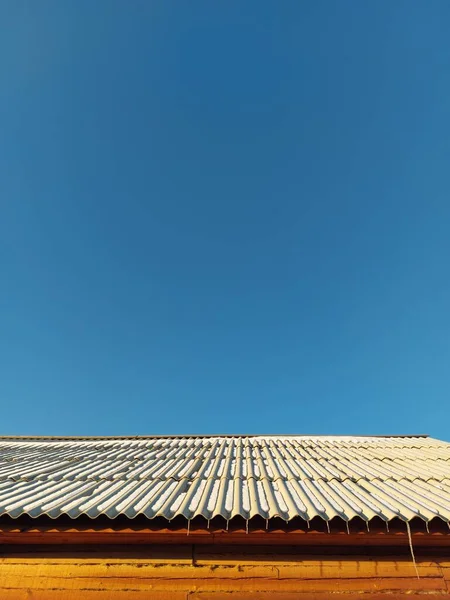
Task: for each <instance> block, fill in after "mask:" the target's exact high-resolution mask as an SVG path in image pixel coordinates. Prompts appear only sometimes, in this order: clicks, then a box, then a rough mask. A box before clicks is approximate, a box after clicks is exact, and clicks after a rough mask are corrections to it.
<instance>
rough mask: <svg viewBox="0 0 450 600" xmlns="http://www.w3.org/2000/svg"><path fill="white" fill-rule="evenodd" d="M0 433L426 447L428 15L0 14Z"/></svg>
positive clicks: (112, 5) (300, 6) (416, 9)
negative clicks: (384, 438)
mask: <svg viewBox="0 0 450 600" xmlns="http://www.w3.org/2000/svg"><path fill="white" fill-rule="evenodd" d="M0 23H1V25H0V67H1V70H0V72H1V88H0V89H1V94H0V132H1V138H0V140H1V143H0V203H1V218H0V244H1V246H0V261H1V262H0V268H1V280H0V281H1V289H0V399H1V406H2V417H1V424H0V433H2V434H19V433H21V434H75V435H76V434H85V435H87V434H110V435H114V434H127V435H128V434H152V433H197V432H198V433H214V432H216V433H232V432H240V433H254V432H261V433H267V432H272V433H280V432H286V433H336V434H337V433H342V434H344V433H349V434H354V433H361V434H376V433H382V434H383V433H384V434H388V433H422V432H423V433H430V434H432V435H434V436H436V437H442V438H445V439H448V440H450V425H449V418H448V417H449V412H450V36H449V27H450V2H448V0H442V1H441V0H433V1H431V2H425V1H423V0H420V1H415V0H404V1H400V0H394V1H393V0H379V1H366V2H359V1H357V0H352V1H348V0H340V1H339V2H337V1H331V0H329V1H326V2H324V1H318V0H314V1H308V2H306V1H305V2H303V1H299V0H294V1H288V0H283V1H282V2H279V1H275V0H273V1H264V0H256V1H250V0H249V1H245V2H242V1H233V0H215V1H214V2H211V1H210V0H205V1H203V0H198V1H196V2H184V1H176V2H171V1H170V0H161V1H159V0H152V1H148V0H142V1H138V0H131V1H128V2H127V1H125V0H120V1H112V0H104V1H100V0H99V1H97V2H92V1H91V0H73V1H69V0H54V1H49V0H42V1H41V2H35V1H33V0H28V1H24V0H20V1H19V0H7V1H6V0H3V1H1V2H0Z"/></svg>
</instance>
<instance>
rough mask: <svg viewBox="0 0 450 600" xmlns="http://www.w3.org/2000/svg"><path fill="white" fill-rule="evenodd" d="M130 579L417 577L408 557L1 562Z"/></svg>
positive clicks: (12, 567) (7, 566)
mask: <svg viewBox="0 0 450 600" xmlns="http://www.w3.org/2000/svg"><path fill="white" fill-rule="evenodd" d="M416 567H417V571H418V573H419V575H420V577H421V578H425V577H435V578H439V577H442V573H441V569H440V567H439V566H438V565H437V564H434V563H430V562H425V563H422V562H419V563H417V565H416ZM44 573H45V575H47V576H49V577H86V578H89V577H94V578H96V577H97V578H98V577H101V578H108V577H125V578H133V577H136V578H143V577H145V578H147V579H161V578H163V579H199V578H201V579H211V578H212V579H217V578H219V579H229V578H233V579H236V578H238V579H244V578H256V577H258V578H260V577H267V578H272V577H276V578H278V579H338V578H353V579H370V578H378V577H383V578H397V579H398V578H411V577H412V578H414V577H416V569H415V567H414V564H413V563H412V562H411V561H409V562H404V561H368V560H361V561H347V560H344V561H339V560H337V561H332V560H324V561H320V560H319V561H318V560H316V561H312V560H310V561H301V562H297V563H290V564H287V565H286V564H280V563H276V564H274V563H273V562H272V563H270V562H265V563H256V564H242V563H241V562H240V561H239V559H238V560H236V561H227V562H226V563H225V564H217V563H213V564H202V565H200V564H198V563H196V565H195V566H194V565H192V564H190V563H187V564H186V563H184V564H183V563H180V564H170V563H167V562H165V563H164V562H158V563H154V562H149V561H148V560H146V559H143V560H139V561H136V560H131V561H130V560H127V559H122V560H120V559H114V560H111V559H104V560H103V561H102V560H92V559H90V560H84V559H72V560H69V559H67V558H65V559H58V558H57V557H56V558H51V559H48V560H45V561H43V560H42V559H34V560H33V559H29V558H3V559H1V561H0V577H12V576H14V575H16V576H17V577H36V576H38V575H43V574H44Z"/></svg>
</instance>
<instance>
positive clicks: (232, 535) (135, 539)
mask: <svg viewBox="0 0 450 600" xmlns="http://www.w3.org/2000/svg"><path fill="white" fill-rule="evenodd" d="M151 543H154V544H228V545H229V544H236V545H240V544H243V545H246V546H248V545H254V544H255V545H280V544H282V545H290V544H295V545H310V546H311V545H320V546H323V545H324V544H326V545H328V546H333V545H338V546H340V547H341V548H344V547H346V546H355V545H356V546H368V547H371V548H372V547H373V546H375V545H379V546H403V547H408V543H409V542H408V536H407V535H406V530H405V532H398V533H386V532H385V533H382V532H378V533H368V532H360V533H355V534H353V533H352V534H350V535H349V534H346V533H337V534H335V533H322V532H317V531H315V532H304V531H285V532H278V531H267V532H262V531H259V532H251V533H249V534H246V533H245V531H242V532H241V531H232V532H231V531H230V532H227V531H225V530H224V531H214V532H213V531H209V530H208V529H205V530H196V531H195V532H191V533H189V532H188V531H187V530H181V531H180V530H178V531H174V530H170V529H160V530H156V531H155V530H151V529H148V530H142V529H141V530H139V531H135V530H132V529H122V530H112V529H103V530H101V531H100V530H94V529H92V530H83V531H80V530H77V529H75V528H73V529H65V530H61V531H59V530H57V529H56V528H43V527H40V528H39V527H34V528H32V529H29V530H27V531H21V530H12V529H9V528H5V527H3V528H2V529H0V544H25V545H30V544H122V545H130V544H134V545H138V544H143V545H148V544H151ZM413 545H414V547H415V548H416V547H419V546H445V547H448V548H450V534H449V533H430V534H427V533H415V534H414V535H413Z"/></svg>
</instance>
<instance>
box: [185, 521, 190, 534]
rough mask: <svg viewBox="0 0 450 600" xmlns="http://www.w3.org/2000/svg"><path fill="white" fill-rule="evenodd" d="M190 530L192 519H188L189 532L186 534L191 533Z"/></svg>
mask: <svg viewBox="0 0 450 600" xmlns="http://www.w3.org/2000/svg"><path fill="white" fill-rule="evenodd" d="M190 531H191V520H190V519H188V526H187V533H186V535H189V533H190Z"/></svg>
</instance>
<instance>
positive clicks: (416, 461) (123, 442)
mask: <svg viewBox="0 0 450 600" xmlns="http://www.w3.org/2000/svg"><path fill="white" fill-rule="evenodd" d="M5 514H6V515H9V516H11V517H13V518H16V517H19V516H21V515H24V514H26V515H29V516H31V517H38V516H41V515H47V516H49V517H51V518H57V517H60V516H62V515H68V516H70V517H72V518H77V517H79V516H81V515H87V516H89V517H91V518H95V517H98V516H100V515H107V516H108V517H110V518H114V517H116V516H118V515H125V516H126V517H128V518H134V517H136V516H137V515H141V514H142V515H145V516H146V517H148V518H150V519H151V518H154V517H163V518H166V519H173V518H174V517H176V516H178V515H183V516H184V517H185V518H186V519H192V518H194V517H196V516H198V515H201V516H203V517H204V518H206V519H212V518H214V517H216V516H221V517H223V518H224V519H227V520H228V519H232V518H233V517H235V516H237V515H239V516H241V517H243V518H244V519H251V518H252V517H254V516H256V515H259V516H261V517H263V518H265V519H271V518H274V517H280V518H282V519H285V520H286V521H289V520H291V519H293V518H294V517H301V518H303V519H305V520H307V521H309V520H311V519H313V518H314V517H317V516H318V517H321V518H323V519H324V520H326V521H329V520H331V519H333V518H334V517H339V518H341V519H343V520H345V521H350V520H351V519H353V518H355V517H359V518H361V519H363V520H365V521H370V520H371V519H372V518H374V517H380V518H381V519H383V520H385V521H389V520H392V519H393V518H395V517H399V518H400V519H403V520H405V521H410V520H411V519H413V518H414V517H420V518H422V519H423V520H425V521H429V520H431V519H433V518H435V517H439V518H441V519H443V520H444V521H446V522H449V521H450V444H448V443H446V442H441V441H439V440H435V439H432V438H427V437H345V436H320V437H314V436H239V437H232V436H223V437H216V436H213V437H201V436H191V437H166V438H165V437H155V438H108V439H102V438H93V439H84V438H83V439H81V438H80V439H76V438H75V439H63V438H61V439H60V438H30V439H19V438H16V439H14V438H2V439H0V515H5Z"/></svg>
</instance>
